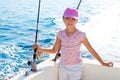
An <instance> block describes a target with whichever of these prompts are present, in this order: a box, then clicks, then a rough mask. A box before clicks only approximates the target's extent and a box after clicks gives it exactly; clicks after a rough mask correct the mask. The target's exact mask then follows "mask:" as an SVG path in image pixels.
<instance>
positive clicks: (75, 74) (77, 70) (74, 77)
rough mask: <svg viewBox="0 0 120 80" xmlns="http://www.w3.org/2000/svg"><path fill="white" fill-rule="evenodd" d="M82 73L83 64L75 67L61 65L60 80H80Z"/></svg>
mask: <svg viewBox="0 0 120 80" xmlns="http://www.w3.org/2000/svg"><path fill="white" fill-rule="evenodd" d="M81 73H82V62H81V63H79V64H76V65H74V66H65V65H63V64H62V63H60V67H59V80H80V78H81Z"/></svg>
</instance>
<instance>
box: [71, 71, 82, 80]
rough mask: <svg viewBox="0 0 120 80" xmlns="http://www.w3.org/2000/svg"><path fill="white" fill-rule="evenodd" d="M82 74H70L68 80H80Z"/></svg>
mask: <svg viewBox="0 0 120 80" xmlns="http://www.w3.org/2000/svg"><path fill="white" fill-rule="evenodd" d="M81 73H82V72H72V73H70V74H69V80H80V78H81Z"/></svg>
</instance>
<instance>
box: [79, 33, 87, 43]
mask: <svg viewBox="0 0 120 80" xmlns="http://www.w3.org/2000/svg"><path fill="white" fill-rule="evenodd" d="M85 38H86V34H85V32H80V41H83V40H84V39H85Z"/></svg>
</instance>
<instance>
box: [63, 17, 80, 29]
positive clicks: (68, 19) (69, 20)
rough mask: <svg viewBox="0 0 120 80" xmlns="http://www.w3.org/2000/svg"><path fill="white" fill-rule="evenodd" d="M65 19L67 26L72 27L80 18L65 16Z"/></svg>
mask: <svg viewBox="0 0 120 80" xmlns="http://www.w3.org/2000/svg"><path fill="white" fill-rule="evenodd" d="M63 21H64V23H65V25H66V27H67V28H72V27H75V25H76V23H77V21H78V19H75V18H72V17H66V18H63Z"/></svg>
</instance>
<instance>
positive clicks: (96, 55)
mask: <svg viewBox="0 0 120 80" xmlns="http://www.w3.org/2000/svg"><path fill="white" fill-rule="evenodd" d="M82 42H83V44H84V45H85V47H86V48H87V49H88V51H89V52H90V53H91V54H92V55H93V56H94V57H95V58H96V59H97V60H98V61H99V62H100V63H101V64H102V65H104V66H113V63H112V62H109V63H105V62H103V60H102V59H101V58H100V56H99V55H98V54H97V52H96V51H95V50H94V49H93V47H92V46H91V44H90V43H89V41H88V39H87V38H85V39H84V40H83V41H82Z"/></svg>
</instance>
